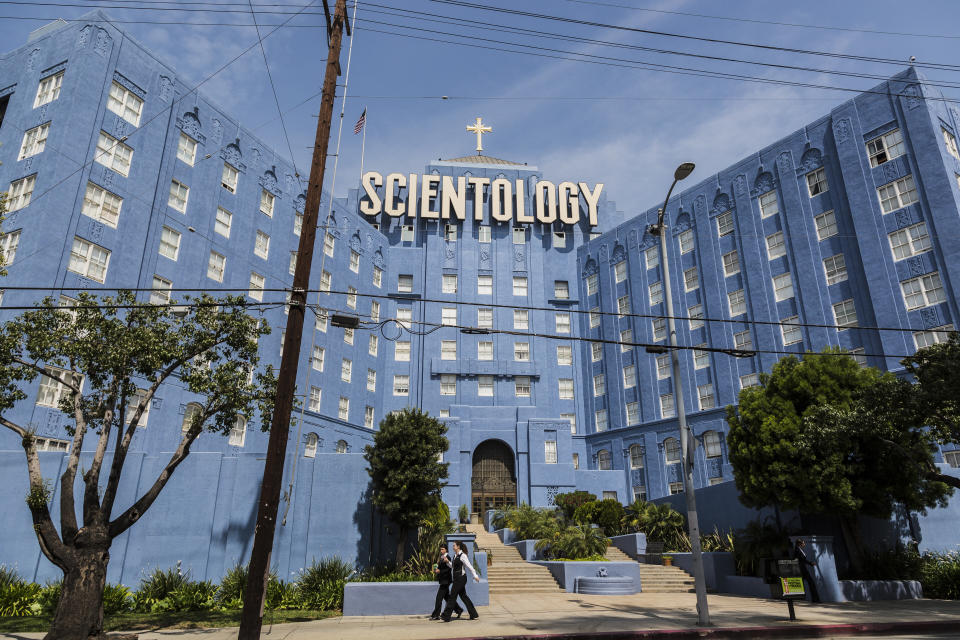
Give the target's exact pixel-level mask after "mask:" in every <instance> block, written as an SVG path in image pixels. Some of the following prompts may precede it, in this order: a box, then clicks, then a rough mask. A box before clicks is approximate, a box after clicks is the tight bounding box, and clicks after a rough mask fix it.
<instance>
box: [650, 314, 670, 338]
mask: <svg viewBox="0 0 960 640" xmlns="http://www.w3.org/2000/svg"><path fill="white" fill-rule="evenodd" d="M666 339H667V321H666V320H665V319H663V318H654V319H653V341H654V342H660V341H661V340H666Z"/></svg>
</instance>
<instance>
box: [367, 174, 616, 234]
mask: <svg viewBox="0 0 960 640" xmlns="http://www.w3.org/2000/svg"><path fill="white" fill-rule="evenodd" d="M361 186H362V187H363V190H364V192H365V195H364V197H363V198H361V200H360V213H362V214H363V215H365V216H378V215H380V214H381V213H386V214H387V215H388V216H391V217H393V218H399V217H402V216H406V217H408V218H416V217H418V216H419V217H421V218H426V219H434V220H436V219H443V220H450V219H452V218H456V219H458V220H465V219H466V215H467V196H468V193H469V195H470V197H472V198H473V218H474V220H477V221H483V220H484V207H483V195H484V193H485V192H486V193H487V194H489V197H488V198H487V203H488V204H487V212H486V213H487V217H486V219H487V220H495V221H497V222H514V223H518V224H524V223H531V222H542V223H544V224H550V223H553V222H557V221H558V220H559V221H560V222H562V223H564V224H577V223H578V222H580V198H581V197H582V198H583V200H584V202H585V203H586V213H587V222H588V223H589V225H590V226H591V227H595V226H597V204H598V202H599V201H600V192H601V191H603V184H602V183H598V184H597V185H595V186H594V187H593V189H592V190H591V189H590V187H589V185H587V183H585V182H578V183H573V182H561V183H560V184H554V183H552V182H550V181H549V180H540V181H539V182H537V183H536V184H535V185H534V186H533V193H532V194H531V195H532V200H533V211H531V212H529V213H528V212H527V210H526V202H527V193H526V189H527V187H526V181H525V180H515V181H511V180H507V179H506V178H497V179H496V180H491V179H490V178H476V177H472V176H471V177H469V178H468V177H463V176H461V177H458V178H455V177H453V176H438V175H433V174H422V175H417V174H415V173H411V174H409V175H405V174H402V173H390V174H387V177H386V179H384V177H383V175H381V174H379V173H377V172H376V171H368V172H367V173H365V174H363V178H362V179H361ZM402 190H406V193H405V194H404V195H403V196H401V195H400V192H401V191H402ZM418 199H419V201H420V206H419V207H418V206H417V200H418Z"/></svg>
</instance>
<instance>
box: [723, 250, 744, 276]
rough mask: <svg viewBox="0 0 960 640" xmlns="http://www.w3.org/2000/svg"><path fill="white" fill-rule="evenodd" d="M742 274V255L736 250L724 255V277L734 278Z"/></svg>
mask: <svg viewBox="0 0 960 640" xmlns="http://www.w3.org/2000/svg"><path fill="white" fill-rule="evenodd" d="M738 273H740V254H738V253H737V251H736V249H734V250H733V251H731V252H730V253H725V254H723V275H725V276H732V275H736V274H738Z"/></svg>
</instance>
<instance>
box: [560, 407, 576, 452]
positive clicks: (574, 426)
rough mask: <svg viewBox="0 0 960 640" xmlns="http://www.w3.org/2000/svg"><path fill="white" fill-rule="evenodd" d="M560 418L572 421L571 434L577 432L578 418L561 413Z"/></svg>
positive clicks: (571, 414)
mask: <svg viewBox="0 0 960 640" xmlns="http://www.w3.org/2000/svg"><path fill="white" fill-rule="evenodd" d="M560 417H561V418H563V419H565V420H569V421H570V433H576V432H577V416H576V415H575V414H573V413H561V414H560ZM574 455H576V454H574Z"/></svg>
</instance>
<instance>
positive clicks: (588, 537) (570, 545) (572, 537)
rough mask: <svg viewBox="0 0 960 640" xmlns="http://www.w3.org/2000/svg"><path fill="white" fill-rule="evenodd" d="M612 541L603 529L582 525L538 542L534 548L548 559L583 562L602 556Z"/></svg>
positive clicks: (568, 528)
mask: <svg viewBox="0 0 960 640" xmlns="http://www.w3.org/2000/svg"><path fill="white" fill-rule="evenodd" d="M609 544H610V540H609V539H608V538H607V537H606V536H604V535H603V530H602V529H597V528H594V527H591V526H590V525H588V524H580V525H577V526H574V527H567V528H566V529H564V530H562V531H558V532H557V533H555V534H554V535H553V536H552V537H550V538H541V539H540V540H537V544H536V545H534V548H535V549H536V550H537V551H540V552H542V553H543V554H544V556H545V557H547V558H570V559H573V560H581V559H584V558H590V557H593V556H597V555H600V556H602V555H603V554H604V553H605V552H606V550H607V545H609Z"/></svg>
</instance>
